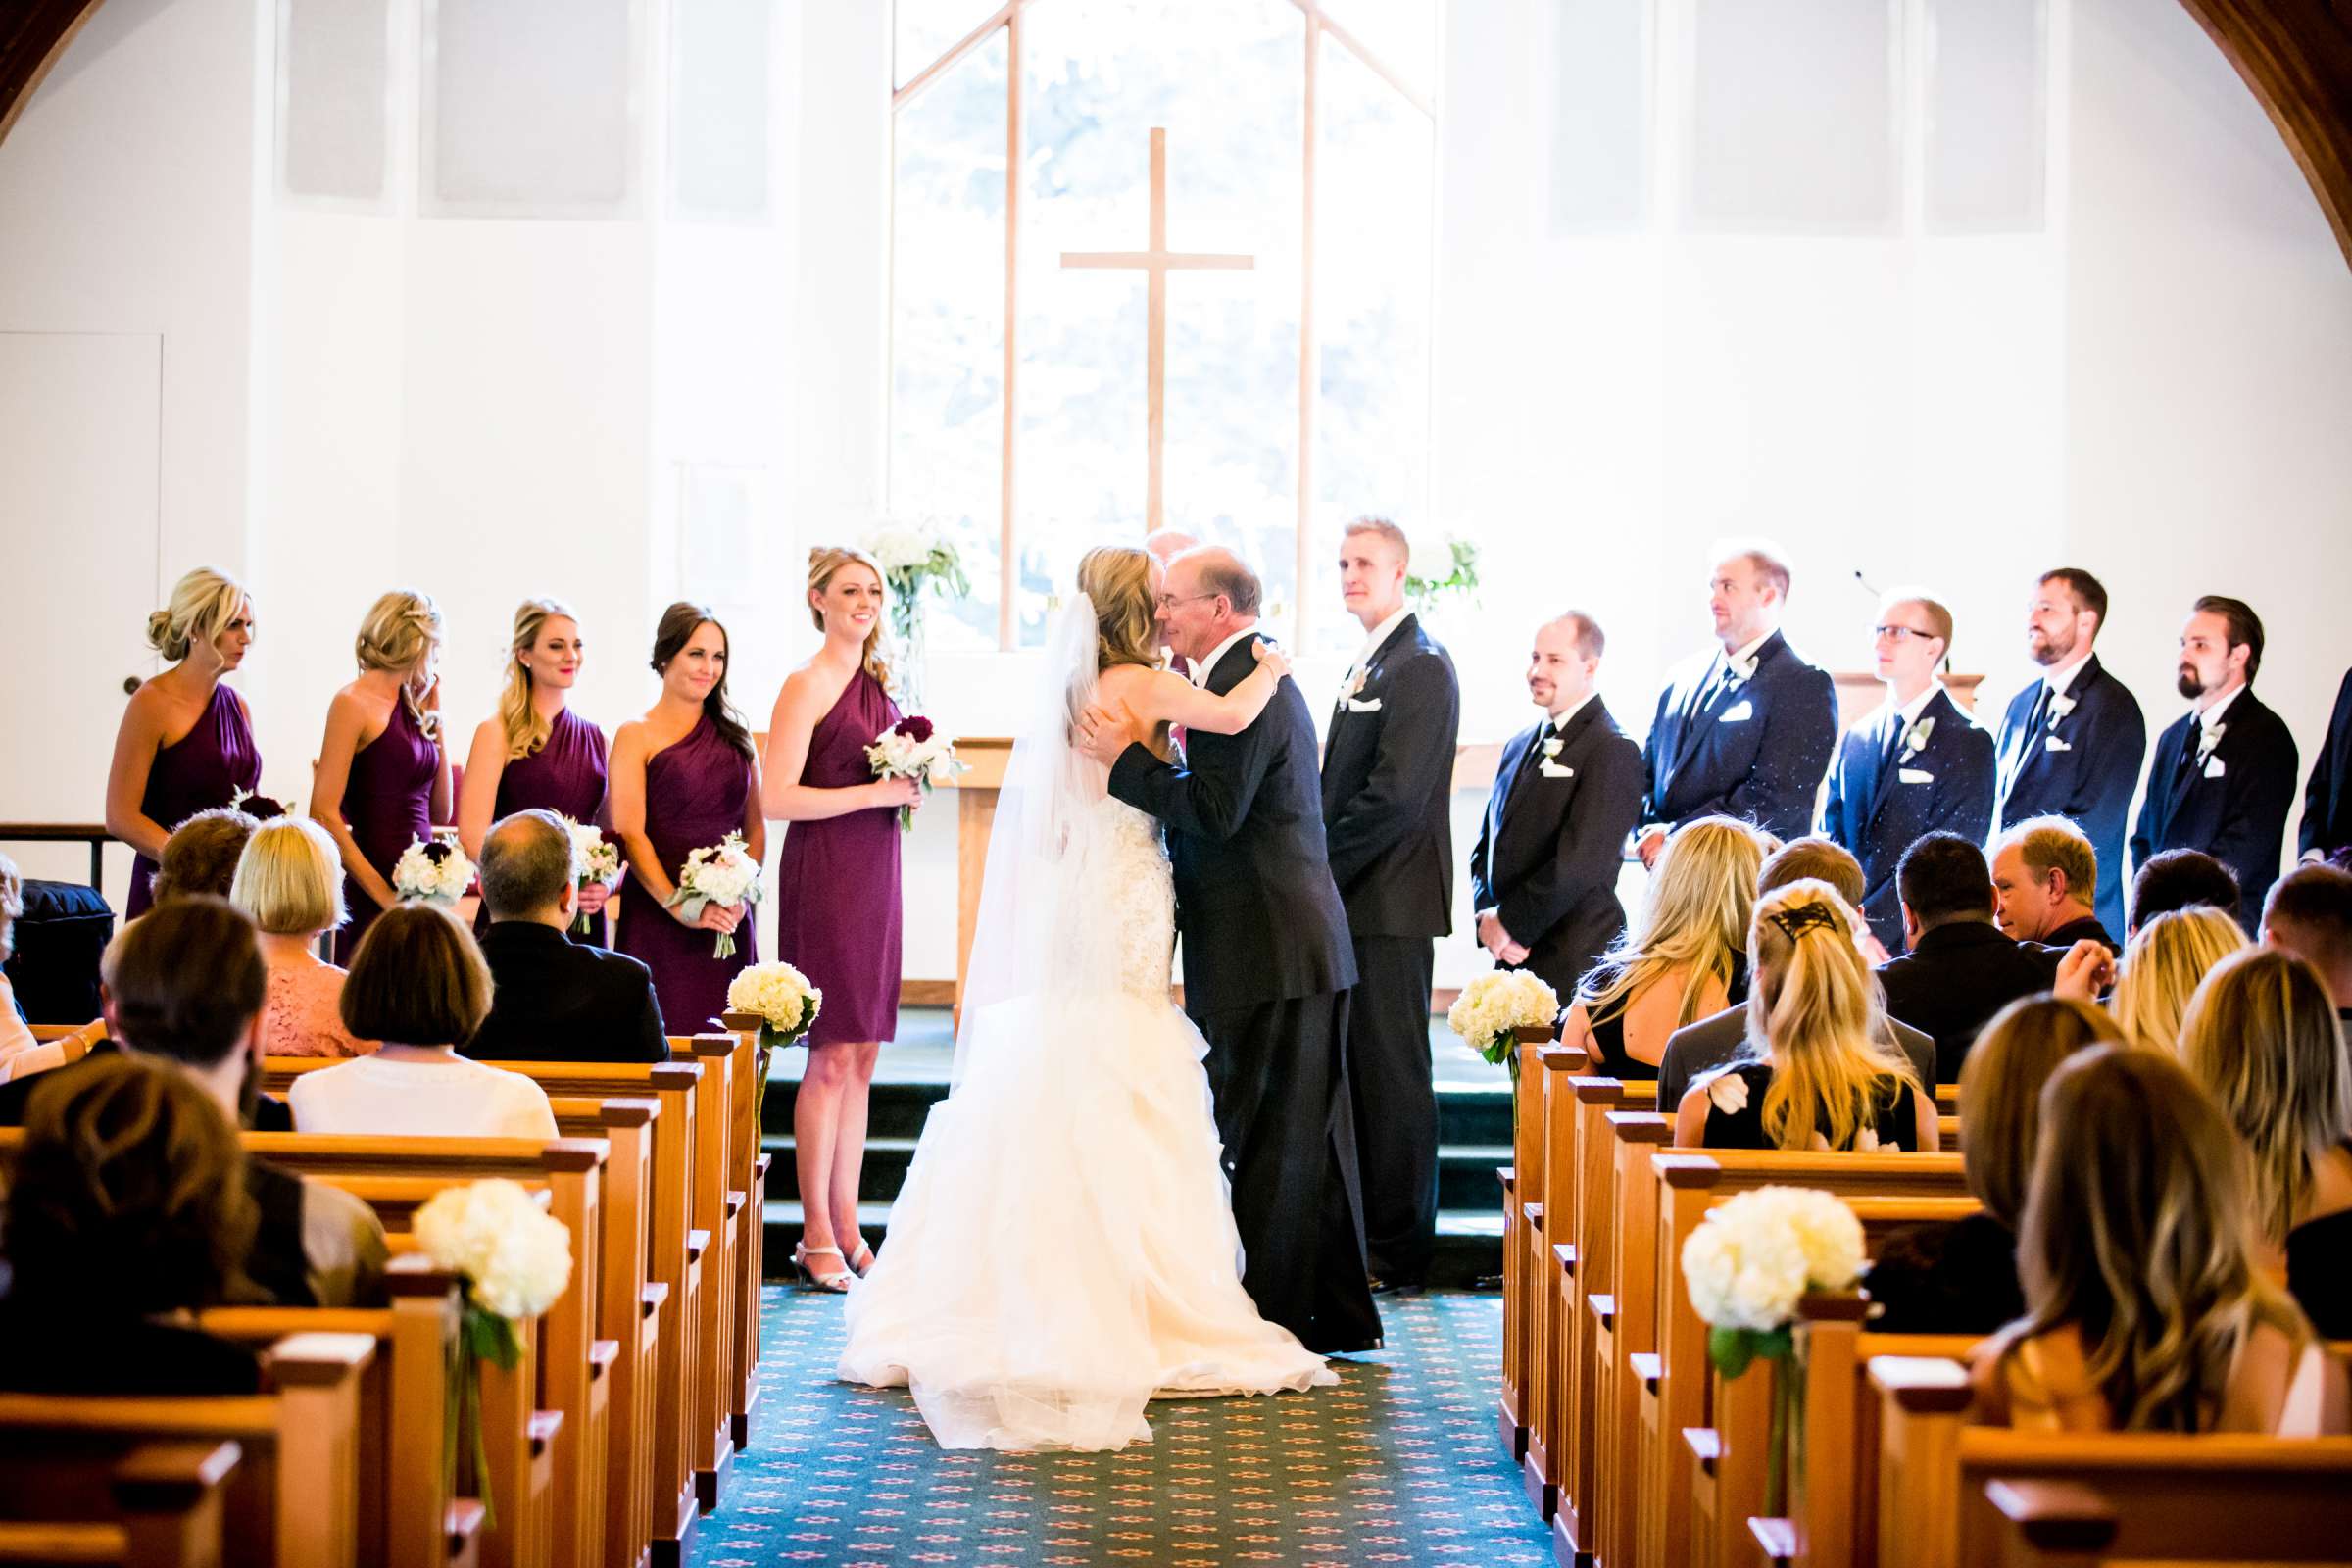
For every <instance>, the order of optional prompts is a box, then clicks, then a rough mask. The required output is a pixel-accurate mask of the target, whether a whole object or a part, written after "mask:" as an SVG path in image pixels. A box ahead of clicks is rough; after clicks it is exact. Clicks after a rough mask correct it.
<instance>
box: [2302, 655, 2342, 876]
mask: <svg viewBox="0 0 2352 1568" xmlns="http://www.w3.org/2000/svg"><path fill="white" fill-rule="evenodd" d="M2296 839H2297V843H2296V847H2297V850H2298V851H2299V856H2298V858H2300V859H2301V860H2302V861H2303V862H2304V863H2305V864H2307V865H2308V864H2310V863H2312V862H2314V861H2318V860H2333V861H2334V862H2335V863H2336V864H2338V865H2346V866H2347V868H2352V864H2348V862H2352V669H2348V670H2346V671H2344V683H2343V684H2342V685H2341V686H2338V687H2337V688H2336V689H2335V711H2334V712H2333V713H2331V714H2329V715H2328V718H2327V739H2326V740H2323V741H2322V742H2320V756H2319V760H2317V761H2315V762H2313V763H2312V764H2311V782H2310V784H2308V785H2307V786H2305V788H2304V791H2303V830H2302V832H2301V833H2300V834H2298V835H2297V836H2296Z"/></svg>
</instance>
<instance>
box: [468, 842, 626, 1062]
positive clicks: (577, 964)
mask: <svg viewBox="0 0 2352 1568" xmlns="http://www.w3.org/2000/svg"><path fill="white" fill-rule="evenodd" d="M481 870H482V904H483V906H484V907H486V908H488V909H489V911H490V929H489V930H488V931H487V932H485V933H483V935H482V957H483V958H484V959H485V960H486V961H487V962H488V963H489V965H490V978H491V981H492V983H493V985H494V988H495V989H494V990H493V991H492V993H491V999H490V1016H488V1017H487V1018H484V1019H483V1020H482V1026H481V1028H479V1029H477V1030H475V1031H474V1036H473V1038H472V1039H471V1040H470V1041H468V1042H466V1048H465V1050H464V1051H462V1052H461V1053H459V1054H461V1055H466V1056H471V1057H473V1058H474V1059H475V1060H477V1061H667V1060H668V1059H669V1038H668V1036H667V1034H666V1033H664V1031H663V1029H662V1004H661V1003H660V1002H658V1001H656V1000H655V998H654V975H653V971H652V970H650V969H648V968H647V967H646V966H645V964H644V963H643V962H642V961H641V960H639V959H636V958H632V957H630V956H628V955H627V954H625V953H613V952H610V951H608V950H606V949H604V948H596V947H589V946H587V945H585V944H582V943H577V942H574V941H572V940H571V938H570V937H569V936H568V935H566V933H567V932H568V931H569V930H570V929H571V922H572V916H573V914H574V911H575V906H576V905H577V902H578V899H579V887H578V875H579V868H578V866H577V864H576V863H575V862H574V861H573V858H572V850H571V833H570V831H569V830H568V829H567V828H565V827H564V823H563V821H562V820H561V819H560V818H558V817H557V816H556V814H555V813H554V812H553V811H516V812H515V814H514V815H513V816H510V817H507V818H506V819H504V820H503V821H500V822H498V823H497V824H495V825H494V826H492V828H491V829H490V831H489V833H488V834H487V835H485V836H484V837H483V839H482V867H481Z"/></svg>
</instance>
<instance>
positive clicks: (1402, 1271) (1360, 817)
mask: <svg viewBox="0 0 2352 1568" xmlns="http://www.w3.org/2000/svg"><path fill="white" fill-rule="evenodd" d="M1411 561H1412V546H1411V544H1410V543H1409V542H1408V541H1407V540H1406V538H1405V534H1404V530H1403V529H1402V528H1399V527H1397V524H1395V523H1393V522H1390V521H1389V520H1387V519H1386V518H1382V517H1359V518H1357V519H1356V520H1355V521H1354V522H1351V523H1349V524H1348V529H1347V532H1346V533H1345V534H1343V535H1342V537H1341V540H1340V593H1341V596H1342V598H1343V599H1344V601H1345V602H1346V604H1347V606H1348V613H1349V614H1350V615H1353V616H1354V617H1355V620H1356V623H1357V624H1358V625H1360V626H1362V627H1363V628H1364V645H1363V648H1362V649H1361V650H1360V651H1359V652H1358V653H1357V654H1356V657H1355V662H1354V663H1353V664H1351V665H1349V666H1348V674H1347V677H1346V679H1345V680H1343V681H1342V683H1341V689H1340V697H1339V701H1338V703H1337V704H1335V705H1334V706H1333V708H1332V712H1331V730H1330V733H1329V735H1328V737H1327V738H1326V739H1325V741H1324V744H1323V842H1324V850H1325V853H1326V855H1327V856H1328V857H1329V858H1330V861H1331V878H1332V880H1333V881H1334V882H1336V883H1337V884H1339V889H1340V900H1341V902H1342V903H1344V904H1345V905H1346V906H1347V907H1348V935H1349V936H1350V938H1351V939H1352V940H1353V942H1354V944H1355V973H1356V981H1355V995H1354V997H1353V998H1352V999H1350V1001H1349V1003H1348V1043H1347V1056H1348V1091H1349V1093H1350V1094H1352V1095H1353V1096H1354V1097H1355V1129H1356V1132H1355V1136H1356V1159H1357V1161H1358V1168H1359V1169H1360V1170H1361V1172H1362V1176H1363V1184H1364V1252H1365V1261H1366V1263H1367V1265H1368V1266H1369V1268H1370V1270H1371V1274H1372V1278H1373V1279H1374V1280H1375V1281H1376V1282H1377V1284H1376V1285H1375V1287H1374V1288H1375V1289H1385V1288H1391V1287H1407V1288H1417V1287H1418V1286H1420V1285H1421V1284H1422V1283H1423V1282H1424V1281H1425V1280H1427V1278H1428V1276H1429V1260H1430V1257H1431V1255H1432V1253H1433V1252H1435V1250H1436V1249H1437V1242H1438V1096H1437V1088H1436V1085H1435V1083H1434V1081H1433V1079H1432V1071H1431V1061H1430V1054H1429V1000H1430V982H1431V979H1432V978H1433V974H1434V971H1435V968H1436V965H1437V939H1438V938H1440V937H1443V936H1450V935H1451V934H1452V933H1453V818H1452V810H1451V808H1452V803H1453V753H1454V745H1455V742H1456V741H1457V740H1458V739H1459V737H1460V734H1461V727H1462V722H1461V721H1462V693H1461V687H1460V685H1459V684H1458V683H1457V682H1456V681H1455V679H1454V673H1453V660H1452V658H1451V657H1450V656H1449V655H1448V654H1447V653H1446V650H1445V648H1444V646H1443V645H1441V644H1440V643H1439V642H1438V641H1437V640H1436V639H1435V638H1433V637H1431V636H1430V635H1429V632H1428V630H1427V629H1426V628H1425V627H1423V626H1422V624H1421V617H1420V616H1418V615H1416V614H1414V613H1412V611H1411V610H1410V609H1408V608H1407V607H1406V605H1405V602H1404V578H1405V572H1406V570H1407V569H1408V567H1409V565H1410V564H1411Z"/></svg>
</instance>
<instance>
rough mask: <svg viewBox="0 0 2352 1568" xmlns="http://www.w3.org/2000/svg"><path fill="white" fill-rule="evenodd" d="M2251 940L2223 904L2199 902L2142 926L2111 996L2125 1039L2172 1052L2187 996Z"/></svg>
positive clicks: (2143, 1047) (2177, 1042)
mask: <svg viewBox="0 0 2352 1568" xmlns="http://www.w3.org/2000/svg"><path fill="white" fill-rule="evenodd" d="M2245 945H2246V934H2245V933H2244V932H2243V931H2240V930H2239V929H2238V928H2237V922H2236V921H2235V920H2232V919H2230V918H2229V916H2228V915H2226V914H2224V913H2223V912H2222V911H2221V910H2219V909H2215V908H2210V907H2206V906H2204V905H2194V906H2191V907H2188V908H2185V909H2175V910H2174V911H2173V912H2172V913H2170V914H2160V915H2158V916H2157V917H2156V918H2155V919H2153V920H2150V921H2149V922H2148V923H2147V924H2146V925H2143V926H2141V927H2140V928H2139V931H2138V933H2137V934H2136V935H2135V936H2133V937H2132V938H2131V947H2130V948H2129V949H2128V950H2126V952H2125V954H2124V966H2123V973H2122V974H2121V976H2120V977H2118V979H2117V980H2116V983H2115V995H2114V996H2112V997H2110V998H2109V999H2108V1005H2109V1006H2110V1007H2111V1008H2112V1009H2113V1010H2114V1013H2115V1023H2116V1027H2117V1028H2119V1029H2121V1030H2122V1031H2123V1032H2124V1043H2125V1044H2126V1045H2130V1046H2137V1047H2139V1048H2140V1049H2141V1050H2142V1051H2161V1052H2165V1053H2167V1054H2171V1053H2173V1052H2175V1051H2178V1050H2179V1049H2180V1019H2181V1018H2182V1016H2183V1015H2185V1014H2186V1013H2187V1011H2188V999H2189V998H2191V997H2193V996H2195V995H2196V992H2197V987H2198V986H2200V985H2202V984H2204V981H2205V976H2206V975H2207V974H2208V973H2209V972H2210V971H2211V970H2212V968H2213V966H2214V965H2215V964H2217V963H2219V962H2221V961H2222V960H2223V959H2224V958H2227V957H2228V956H2229V955H2231V954H2232V953H2235V952H2236V951H2237V950H2238V949H2240V948H2242V947H2244V946H2245Z"/></svg>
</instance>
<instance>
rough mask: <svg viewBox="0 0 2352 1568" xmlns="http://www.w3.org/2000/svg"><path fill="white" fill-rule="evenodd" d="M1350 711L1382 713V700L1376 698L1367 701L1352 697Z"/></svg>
mask: <svg viewBox="0 0 2352 1568" xmlns="http://www.w3.org/2000/svg"><path fill="white" fill-rule="evenodd" d="M1348 711H1349V712H1350V713H1377V712H1379V711H1380V699H1379V698H1377V697H1374V698H1371V699H1368V700H1367V699H1365V698H1362V697H1350V698H1348Z"/></svg>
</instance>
